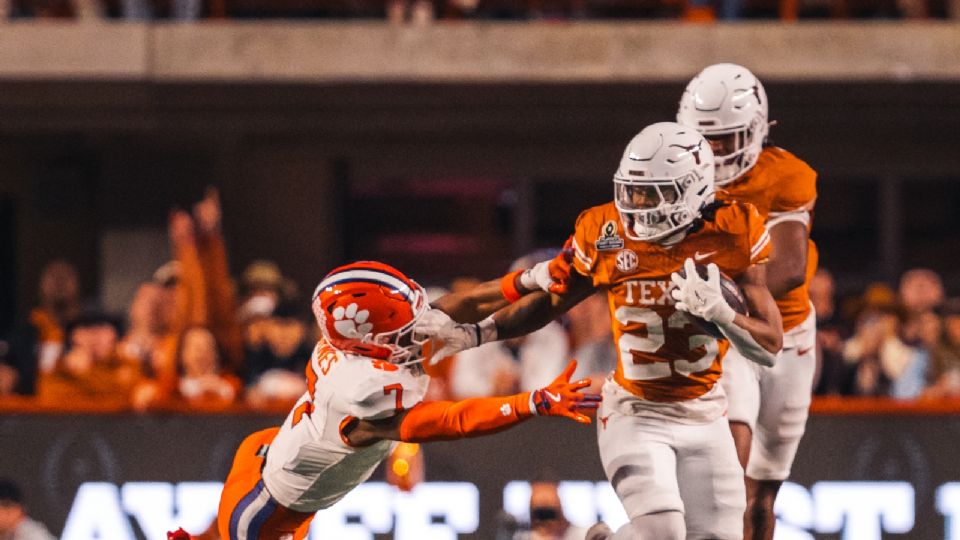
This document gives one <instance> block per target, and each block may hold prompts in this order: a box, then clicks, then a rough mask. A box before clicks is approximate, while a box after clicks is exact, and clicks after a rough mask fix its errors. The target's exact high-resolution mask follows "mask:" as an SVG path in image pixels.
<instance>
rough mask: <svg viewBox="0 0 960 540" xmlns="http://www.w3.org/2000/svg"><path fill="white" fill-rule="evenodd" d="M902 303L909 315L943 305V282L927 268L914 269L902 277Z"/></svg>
mask: <svg viewBox="0 0 960 540" xmlns="http://www.w3.org/2000/svg"><path fill="white" fill-rule="evenodd" d="M898 295H899V297H900V303H901V304H902V305H903V308H904V309H906V310H907V313H909V314H917V313H923V312H926V311H930V310H933V309H935V308H936V307H937V306H939V305H940V304H942V303H943V297H944V291H943V280H941V279H940V275H939V274H937V273H936V272H934V271H933V270H930V269H927V268H914V269H912V270H908V271H906V272H904V274H903V276H901V277H900V288H899V290H898Z"/></svg>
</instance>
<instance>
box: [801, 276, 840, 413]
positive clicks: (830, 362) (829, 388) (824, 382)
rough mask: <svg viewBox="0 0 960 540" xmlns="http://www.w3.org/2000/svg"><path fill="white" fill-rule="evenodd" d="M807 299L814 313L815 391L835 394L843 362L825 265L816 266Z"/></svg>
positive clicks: (832, 286) (831, 285)
mask: <svg viewBox="0 0 960 540" xmlns="http://www.w3.org/2000/svg"><path fill="white" fill-rule="evenodd" d="M808 290H809V294H810V302H812V303H813V308H814V310H816V313H817V377H816V378H815V380H816V383H815V384H814V393H815V394H817V395H835V394H840V393H841V392H842V386H843V380H844V370H845V365H844V361H843V337H842V335H841V332H840V325H839V324H838V322H837V310H836V301H835V300H836V298H835V294H836V292H835V290H836V287H835V284H834V280H833V274H831V273H830V271H829V270H827V269H825V268H821V269H819V270H817V273H816V274H815V275H814V276H813V279H812V280H810V287H809V289H808Z"/></svg>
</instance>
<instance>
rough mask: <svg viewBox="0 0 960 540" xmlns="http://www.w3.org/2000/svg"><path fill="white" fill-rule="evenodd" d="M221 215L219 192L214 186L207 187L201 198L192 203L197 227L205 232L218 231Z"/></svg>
mask: <svg viewBox="0 0 960 540" xmlns="http://www.w3.org/2000/svg"><path fill="white" fill-rule="evenodd" d="M222 215H223V211H222V210H221V209H220V192H219V191H218V190H217V188H215V187H212V186H211V187H208V188H207V192H206V194H205V195H204V196H203V200H201V201H200V202H198V203H197V204H195V205H193V220H194V222H195V223H196V225H197V228H198V229H200V231H202V232H203V233H205V234H212V233H214V232H216V231H219V230H220V220H221V216H222Z"/></svg>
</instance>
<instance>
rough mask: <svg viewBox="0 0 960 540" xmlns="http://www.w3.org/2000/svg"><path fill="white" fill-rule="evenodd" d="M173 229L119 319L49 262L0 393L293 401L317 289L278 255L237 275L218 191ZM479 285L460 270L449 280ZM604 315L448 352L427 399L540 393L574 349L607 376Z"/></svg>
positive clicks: (192, 402)
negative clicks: (289, 273) (288, 272)
mask: <svg viewBox="0 0 960 540" xmlns="http://www.w3.org/2000/svg"><path fill="white" fill-rule="evenodd" d="M168 236H169V241H170V249H171V255H172V257H171V258H172V260H170V261H169V262H168V263H166V264H164V265H163V266H161V267H160V268H158V269H157V270H156V271H155V272H154V273H153V275H152V276H144V280H143V282H142V283H141V284H140V285H139V286H138V288H137V290H136V293H135V294H134V295H133V298H132V300H131V301H130V303H129V306H128V308H127V310H126V313H124V314H122V315H118V314H112V313H107V312H105V311H103V310H102V309H100V308H98V306H97V305H96V303H95V302H91V301H88V300H86V299H84V298H82V295H81V291H80V286H79V283H80V279H79V276H78V275H77V270H76V268H75V267H74V266H73V265H72V264H70V262H68V261H64V260H55V261H52V262H50V263H49V264H47V265H46V266H45V267H44V269H43V271H42V273H41V275H40V279H39V287H38V289H39V290H38V302H37V305H36V307H34V308H33V309H32V310H30V311H29V313H27V314H26V316H25V317H24V318H23V320H22V321H20V323H19V324H17V325H16V326H15V327H14V329H13V330H12V331H11V332H10V333H9V335H7V336H4V337H3V339H2V340H0V397H3V396H14V399H16V400H17V401H18V402H20V403H22V402H24V401H25V400H29V402H30V403H34V404H37V405H41V406H43V407H47V408H49V407H52V408H55V409H63V410H70V409H89V408H90V407H91V404H92V405H95V407H94V408H108V409H113V410H116V409H132V410H136V411H150V410H157V409H170V408H177V407H178V406H182V405H186V406H188V407H190V408H197V407H199V408H200V409H202V410H210V409H217V408H226V407H231V406H236V405H242V406H246V407H252V408H254V409H263V410H271V411H283V410H285V408H288V407H289V406H290V404H292V403H293V402H294V401H295V400H296V399H297V398H298V397H299V396H300V395H301V394H302V393H303V392H304V390H305V389H306V381H305V377H304V370H305V368H306V365H307V362H308V360H309V358H310V354H311V351H312V350H313V347H314V344H315V343H316V340H317V338H318V327H317V325H316V323H315V322H314V320H313V316H312V314H311V313H310V311H309V309H308V308H309V298H308V297H306V296H305V295H301V293H300V288H299V287H298V285H297V284H296V283H293V282H292V281H291V280H290V279H289V278H287V277H285V276H284V274H283V272H282V271H281V269H280V268H278V266H277V265H276V264H274V263H273V262H270V261H265V260H260V261H255V262H253V263H251V264H250V265H249V266H247V268H246V269H245V270H244V271H243V272H242V274H241V275H240V276H239V278H238V279H237V280H234V279H233V278H232V277H231V275H230V273H229V271H228V268H229V266H228V259H227V250H226V248H225V245H224V240H223V236H222V234H221V210H220V201H219V195H218V194H217V192H216V191H215V190H210V191H209V192H208V193H207V195H206V196H205V197H204V198H203V199H202V200H201V201H199V202H197V204H195V205H194V206H193V208H192V211H191V212H187V211H184V210H174V211H172V212H171V214H170V218H169V222H168ZM550 255H551V253H548V252H546V253H542V254H541V257H544V258H546V257H549V256H550ZM533 262H536V261H533ZM518 264H524V265H526V264H532V262H531V260H524V261H518ZM475 282H476V280H473V279H471V278H460V279H457V280H454V282H453V284H452V288H454V289H458V288H461V287H467V286H470V285H471V284H472V283H475ZM444 291H445V289H441V288H431V293H432V294H443V292H444ZM605 310H606V304H605V301H604V300H603V298H601V297H599V296H597V297H595V298H591V299H589V300H587V301H585V302H584V303H583V304H581V305H580V306H579V307H578V308H577V309H575V310H574V311H572V312H571V314H570V316H569V317H568V318H567V320H566V321H565V322H564V323H563V324H562V325H561V324H560V323H552V324H550V325H548V326H547V327H546V328H544V329H543V330H541V331H539V332H537V333H535V334H532V335H531V336H528V337H526V338H523V339H518V340H513V341H510V342H505V343H495V344H490V345H487V346H485V347H483V348H480V349H477V350H475V351H470V352H469V353H464V354H463V355H460V356H461V357H462V358H461V357H454V358H448V359H444V360H443V361H442V362H440V363H438V364H437V365H436V366H432V367H430V371H431V373H432V375H434V381H435V382H434V384H432V385H431V395H430V396H429V397H430V398H431V399H459V398H464V397H469V396H480V395H490V394H509V393H514V392H517V391H520V390H531V389H534V388H539V387H542V386H543V385H545V384H547V383H549V381H550V380H552V378H553V376H554V375H555V374H556V373H557V372H559V371H560V370H562V368H563V366H565V365H566V362H567V360H568V358H569V357H570V356H571V355H573V356H576V357H577V358H579V359H580V361H581V363H580V374H581V375H587V374H591V373H603V372H606V371H609V370H610V369H612V367H613V365H614V362H615V351H614V349H613V344H612V342H611V340H610V338H609V327H608V325H607V324H606V323H605V321H606V314H605ZM598 384H599V383H598ZM0 403H2V400H0Z"/></svg>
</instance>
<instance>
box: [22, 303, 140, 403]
mask: <svg viewBox="0 0 960 540" xmlns="http://www.w3.org/2000/svg"><path fill="white" fill-rule="evenodd" d="M67 336H68V337H67V341H68V343H69V346H70V347H69V349H68V350H67V352H66V353H65V354H64V355H63V357H62V358H61V359H60V360H59V362H57V365H56V367H55V368H54V369H53V370H52V371H50V372H48V373H43V374H41V375H40V383H39V391H38V397H39V398H40V399H41V400H43V401H45V402H47V403H54V404H70V403H72V402H75V401H77V400H79V401H93V400H96V401H98V402H101V403H103V402H109V403H117V404H126V403H127V402H128V401H129V399H130V393H131V391H132V390H133V388H134V387H135V386H136V385H137V384H138V383H139V382H140V380H141V377H142V370H141V366H140V362H139V360H137V359H135V358H129V357H126V356H123V355H122V354H121V353H120V351H119V348H118V346H117V345H118V336H119V331H118V323H117V322H116V321H115V320H113V319H112V318H110V317H108V316H106V315H103V314H100V313H90V314H84V315H82V316H81V317H79V318H78V319H77V320H76V321H75V322H74V323H73V324H72V325H71V327H70V329H69V331H68V333H67Z"/></svg>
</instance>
